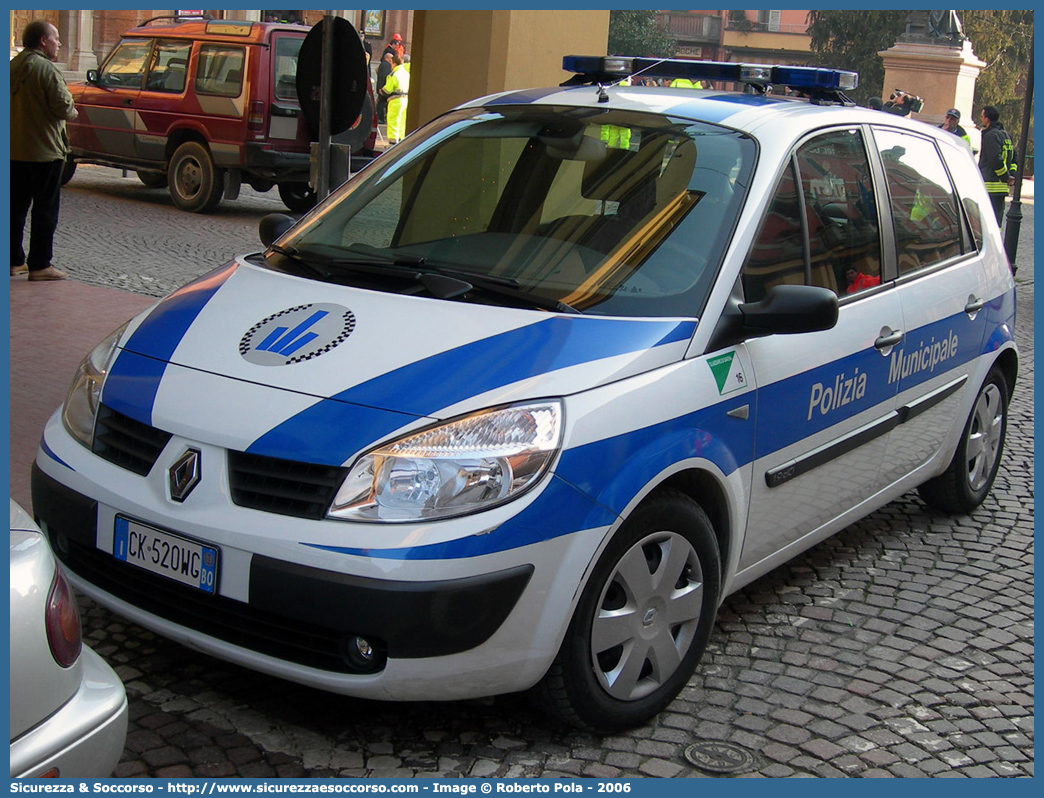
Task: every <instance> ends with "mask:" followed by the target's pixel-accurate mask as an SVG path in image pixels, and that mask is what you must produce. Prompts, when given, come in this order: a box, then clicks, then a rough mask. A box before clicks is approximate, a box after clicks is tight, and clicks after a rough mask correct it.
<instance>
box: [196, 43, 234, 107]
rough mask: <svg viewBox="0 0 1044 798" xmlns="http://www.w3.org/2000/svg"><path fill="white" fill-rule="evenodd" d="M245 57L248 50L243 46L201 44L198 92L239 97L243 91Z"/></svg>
mask: <svg viewBox="0 0 1044 798" xmlns="http://www.w3.org/2000/svg"><path fill="white" fill-rule="evenodd" d="M245 58H246V52H245V50H244V49H243V48H242V47H230V46H228V45H223V44H204V45H201V46H200V48H199V67H198V68H197V69H196V94H216V95H218V96H221V97H238V96H239V95H240V94H242V92H243V64H244V61H245Z"/></svg>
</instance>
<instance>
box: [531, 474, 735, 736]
mask: <svg viewBox="0 0 1044 798" xmlns="http://www.w3.org/2000/svg"><path fill="white" fill-rule="evenodd" d="M719 591H720V563H719V554H718V544H717V539H716V538H715V536H714V529H713V527H712V526H711V523H710V520H709V519H708V518H707V515H706V514H705V513H704V512H703V510H702V509H701V508H700V506H699V505H698V504H696V502H694V501H693V500H692V499H690V498H689V497H688V496H685V495H684V494H681V493H679V492H676V491H671V490H669V491H663V492H661V493H659V494H656V495H654V496H653V497H651V498H650V499H648V500H646V501H645V502H644V503H643V504H642V505H641V506H639V507H638V509H637V510H635V512H634V513H633V514H632V516H631V517H630V518H629V519H628V520H627V522H626V523H625V524H624V526H623V527H622V528H621V529H620V531H619V533H617V535H616V537H615V538H614V539H613V540H612V541H611V542H610V544H609V546H608V547H607V548H606V550H605V552H603V554H602V556H601V558H600V559H599V560H598V563H597V565H596V566H595V570H594V572H593V573H592V575H591V579H590V581H589V582H588V584H587V586H586V587H585V588H584V592H583V594H582V595H581V597H580V602H579V604H578V605H577V609H576V612H575V614H574V616H573V619H572V621H571V622H570V624H569V629H568V631H567V632H566V638H565V640H564V641H563V643H562V648H561V649H560V650H559V653H558V656H557V658H556V659H555V661H554V663H553V664H552V666H551V668H550V669H549V670H548V673H547V675H545V676H544V679H543V681H541V683H540V684H538V685H537V687H536V688H535V689H534V694H535V697H536V699H537V701H538V703H540V704H541V705H542V706H543V708H544V709H546V710H547V711H549V712H550V713H551V714H552V715H555V716H556V717H558V718H559V719H561V720H564V721H565V722H567V723H570V724H571V725H574V726H578V727H580V728H583V729H588V730H591V731H595V732H600V733H612V732H617V731H621V730H623V729H628V728H632V727H634V726H637V725H639V724H641V723H644V722H646V721H647V720H649V719H650V718H652V717H653V716H655V715H656V714H657V713H658V712H660V711H661V710H662V709H663V708H664V707H666V706H667V704H669V703H670V702H671V701H672V700H673V699H674V697H675V696H676V695H677V694H678V693H679V692H680V691H681V689H682V688H683V687H684V686H685V684H686V683H687V682H688V680H689V677H690V676H691V675H692V673H693V671H694V670H695V668H696V665H697V663H698V662H699V660H700V657H701V656H702V654H703V650H704V648H705V647H706V645H707V640H708V639H709V638H710V633H711V629H712V627H713V624H714V617H715V614H716V613H717V606H718V594H719Z"/></svg>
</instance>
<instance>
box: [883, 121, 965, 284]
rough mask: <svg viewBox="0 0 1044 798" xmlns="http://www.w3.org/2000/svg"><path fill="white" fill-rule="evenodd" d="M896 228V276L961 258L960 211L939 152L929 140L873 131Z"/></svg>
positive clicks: (891, 131) (899, 133)
mask: <svg viewBox="0 0 1044 798" xmlns="http://www.w3.org/2000/svg"><path fill="white" fill-rule="evenodd" d="M874 138H875V139H876V140H877V146H878V148H879V149H880V151H881V160H882V161H883V163H884V168H885V175H886V177H887V180H888V196H889V203H890V205H891V210H892V223H893V225H894V226H895V246H896V255H897V257H898V261H899V274H900V276H902V275H904V274H910V273H911V272H915V271H918V270H919V269H923V268H926V267H928V266H932V265H934V264H936V263H939V262H941V261H944V260H946V259H947V258H952V257H954V256H956V255H960V254H961V224H960V209H959V207H958V205H957V200H956V198H955V196H954V191H953V186H952V185H951V184H950V178H949V176H948V175H947V173H946V168H945V167H944V166H943V163H942V160H941V159H940V157H939V152H938V150H936V149H935V144H933V143H932V142H931V141H929V140H928V139H922V138H920V137H919V136H912V135H910V134H908V133H902V132H900V131H897V130H883V129H876V130H875V131H874Z"/></svg>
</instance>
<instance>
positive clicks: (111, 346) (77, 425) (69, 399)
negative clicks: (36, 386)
mask: <svg viewBox="0 0 1044 798" xmlns="http://www.w3.org/2000/svg"><path fill="white" fill-rule="evenodd" d="M126 328H127V325H126V324H121V325H120V326H119V327H118V328H116V329H115V330H114V331H113V332H112V333H111V334H110V335H109V336H108V337H107V338H106V339H105V340H104V341H102V342H101V343H100V344H98V345H97V346H96V347H94V350H93V351H92V352H91V353H90V354H89V355H87V357H85V358H84V359H83V360H82V361H81V362H80V367H79V368H78V369H76V376H75V377H73V381H72V385H70V386H69V392H68V393H67V394H66V396H65V404H64V405H63V406H62V423H63V424H64V425H65V429H66V430H68V432H69V434H70V435H72V436H73V437H74V438H76V440H78V441H79V442H80V443H82V444H83V445H84V446H86V447H87V448H88V449H90V448H91V443H92V441H93V440H94V417H95V415H97V413H98V405H99V404H100V402H101V390H102V384H103V383H104V382H105V375H106V374H108V373H109V367H110V366H111V365H112V361H113V359H114V358H115V356H116V343H117V341H119V340H120V336H122V335H123V331H124V330H125V329H126Z"/></svg>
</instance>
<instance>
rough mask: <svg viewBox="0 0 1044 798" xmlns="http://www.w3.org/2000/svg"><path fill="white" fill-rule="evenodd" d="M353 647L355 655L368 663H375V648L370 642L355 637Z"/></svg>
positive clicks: (352, 641)
mask: <svg viewBox="0 0 1044 798" xmlns="http://www.w3.org/2000/svg"><path fill="white" fill-rule="evenodd" d="M351 646H352V650H353V653H354V654H356V655H358V656H359V657H361V658H362V659H363V660H364V661H366V662H373V646H371V645H370V643H369V641H367V640H364V639H363V638H361V637H353V638H352V640H351Z"/></svg>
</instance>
